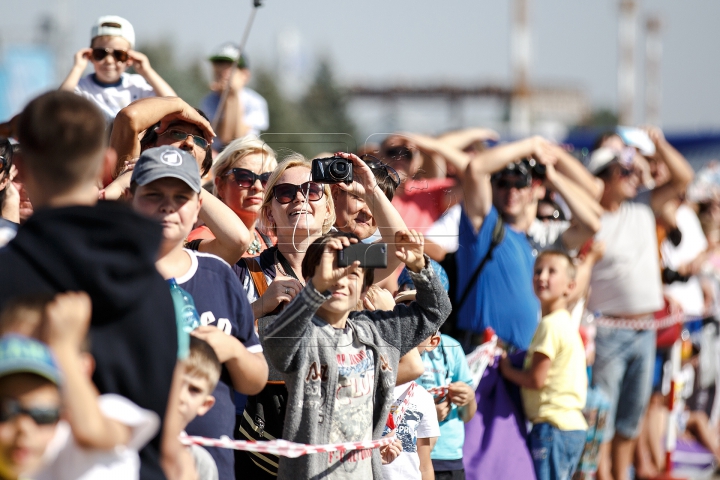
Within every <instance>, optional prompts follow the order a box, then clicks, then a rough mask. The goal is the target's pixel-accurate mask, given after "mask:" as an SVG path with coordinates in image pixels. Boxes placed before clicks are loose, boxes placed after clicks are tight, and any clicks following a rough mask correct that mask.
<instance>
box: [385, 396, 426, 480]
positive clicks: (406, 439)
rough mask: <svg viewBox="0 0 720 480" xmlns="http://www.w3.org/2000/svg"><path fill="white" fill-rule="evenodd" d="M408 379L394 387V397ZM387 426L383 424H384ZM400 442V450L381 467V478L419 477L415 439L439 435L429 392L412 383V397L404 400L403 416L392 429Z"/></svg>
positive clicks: (405, 479)
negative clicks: (413, 385) (390, 461)
mask: <svg viewBox="0 0 720 480" xmlns="http://www.w3.org/2000/svg"><path fill="white" fill-rule="evenodd" d="M409 386H410V382H408V383H404V384H402V385H398V386H396V387H395V391H394V395H395V400H397V399H398V398H400V396H401V395H402V394H403V393H405V391H406V390H407V389H408V387H409ZM385 428H386V429H387V427H385ZM395 434H396V435H397V438H398V439H399V440H400V441H401V442H402V447H403V449H402V452H401V453H400V455H398V457H397V458H396V459H395V460H394V461H393V462H392V463H389V464H387V465H383V466H382V473H383V478H384V479H385V480H395V479H397V480H409V479H417V480H422V475H421V474H420V457H419V456H418V453H417V439H418V438H434V437H439V436H440V425H439V424H438V419H437V412H436V411H435V402H434V401H433V397H432V395H430V394H429V393H428V391H427V390H425V389H424V388H423V387H421V386H420V385H415V389H414V391H413V396H412V398H411V399H410V401H409V402H408V406H407V410H405V416H404V417H403V419H402V421H400V425H398V427H397V430H396V432H395Z"/></svg>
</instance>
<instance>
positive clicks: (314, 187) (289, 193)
mask: <svg viewBox="0 0 720 480" xmlns="http://www.w3.org/2000/svg"><path fill="white" fill-rule="evenodd" d="M298 191H299V192H300V193H302V195H303V197H305V198H307V199H308V200H309V201H311V202H317V201H318V200H320V199H321V198H322V197H323V194H324V193H325V192H324V190H323V186H322V184H320V183H315V182H305V183H303V184H302V185H293V184H292V183H281V184H279V185H275V188H274V189H273V195H274V196H275V200H277V201H278V203H280V204H281V205H287V204H288V203H290V202H292V201H293V200H295V198H297V193H298Z"/></svg>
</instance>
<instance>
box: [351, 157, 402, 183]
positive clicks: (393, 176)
mask: <svg viewBox="0 0 720 480" xmlns="http://www.w3.org/2000/svg"><path fill="white" fill-rule="evenodd" d="M360 159H361V160H362V161H363V162H365V164H366V165H367V166H368V167H370V170H372V172H373V173H374V174H375V175H376V176H377V174H378V173H380V175H381V176H382V175H384V176H385V177H387V178H389V179H390V181H391V182H392V183H393V185H395V188H397V187H399V186H400V175H399V174H398V172H397V171H396V170H395V169H394V168H392V167H391V166H390V165H387V164H385V163H383V162H381V161H380V160H378V159H377V158H375V157H373V156H372V155H368V154H365V155H360ZM382 179H383V178H380V180H382Z"/></svg>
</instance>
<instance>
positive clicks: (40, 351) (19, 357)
mask: <svg viewBox="0 0 720 480" xmlns="http://www.w3.org/2000/svg"><path fill="white" fill-rule="evenodd" d="M15 373H33V374H35V375H38V376H40V377H43V378H45V379H47V380H49V381H51V382H52V383H54V384H55V385H60V383H61V377H62V375H61V373H60V368H59V367H58V365H57V363H56V362H55V358H54V357H53V354H52V352H51V351H50V348H48V346H47V345H45V344H44V343H40V342H38V341H37V340H33V339H32V338H28V337H24V336H22V335H5V336H4V337H2V338H0V377H4V376H7V375H12V374H15Z"/></svg>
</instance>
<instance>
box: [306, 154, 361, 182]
mask: <svg viewBox="0 0 720 480" xmlns="http://www.w3.org/2000/svg"><path fill="white" fill-rule="evenodd" d="M312 181H313V182H319V183H346V184H348V185H350V184H351V183H352V182H353V170H352V163H351V162H350V160H346V159H344V158H342V157H329V158H316V159H315V160H313V161H312Z"/></svg>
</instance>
